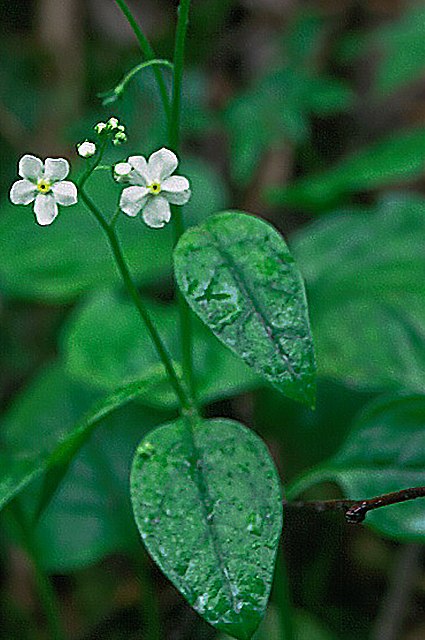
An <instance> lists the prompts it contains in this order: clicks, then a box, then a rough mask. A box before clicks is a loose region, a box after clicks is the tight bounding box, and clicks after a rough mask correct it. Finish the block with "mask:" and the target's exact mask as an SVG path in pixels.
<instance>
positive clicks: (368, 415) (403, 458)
mask: <svg viewBox="0 0 425 640" xmlns="http://www.w3.org/2000/svg"><path fill="white" fill-rule="evenodd" d="M322 481H334V482H336V483H337V484H339V485H340V486H341V488H342V489H343V492H344V494H345V495H346V496H347V497H348V498H350V499H353V500H361V499H364V498H371V497H374V496H377V495H381V494H385V493H390V492H392V491H400V490H401V489H407V488H409V487H416V486H423V485H425V396H419V395H411V396H404V397H402V396H395V397H390V398H383V399H380V400H378V401H376V402H374V403H373V404H372V405H370V406H369V407H368V408H367V409H366V411H365V412H364V413H363V415H361V416H360V418H359V419H358V420H357V421H356V422H355V424H354V426H353V430H352V432H351V434H350V435H349V437H348V439H347V440H346V442H345V444H344V445H343V446H342V448H341V450H340V451H339V452H338V453H337V454H336V455H335V456H334V457H332V458H331V459H330V460H328V461H327V462H326V463H325V464H323V465H321V467H320V468H319V469H316V470H313V471H312V473H311V474H310V475H307V476H306V477H305V478H304V479H303V480H302V485H301V484H299V485H298V486H299V487H300V488H301V486H302V488H303V489H305V488H307V487H308V485H310V484H315V483H317V482H322ZM295 489H296V486H295ZM291 493H292V495H293V494H294V489H292V491H291ZM365 523H366V524H367V525H368V526H371V527H372V528H373V529H375V530H376V531H378V532H379V533H381V534H384V535H387V536H390V537H392V538H396V539H399V540H417V541H419V542H423V541H424V540H425V500H424V499H421V498H419V499H417V500H412V501H409V502H404V503H401V504H396V505H391V506H388V507H382V508H380V509H377V510H375V511H370V512H369V513H368V514H367V516H366V520H365Z"/></svg>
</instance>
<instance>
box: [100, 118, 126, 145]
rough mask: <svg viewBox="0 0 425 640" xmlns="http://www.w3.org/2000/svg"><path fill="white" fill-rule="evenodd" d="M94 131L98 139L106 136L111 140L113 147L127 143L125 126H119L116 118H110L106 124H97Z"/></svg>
mask: <svg viewBox="0 0 425 640" xmlns="http://www.w3.org/2000/svg"><path fill="white" fill-rule="evenodd" d="M94 130H95V131H96V133H97V135H98V136H99V137H104V136H108V137H109V138H111V141H112V144H113V145H115V146H118V145H120V144H123V143H124V142H127V134H126V132H125V126H124V125H123V124H120V122H119V120H118V118H115V117H112V118H109V120H108V121H107V122H98V123H97V125H95V127H94Z"/></svg>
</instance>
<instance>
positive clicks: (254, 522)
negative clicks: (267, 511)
mask: <svg viewBox="0 0 425 640" xmlns="http://www.w3.org/2000/svg"><path fill="white" fill-rule="evenodd" d="M262 526H263V519H262V517H261V516H260V514H259V513H251V514H250V515H249V516H248V526H247V528H246V529H247V531H249V533H252V534H253V535H255V536H261V531H262Z"/></svg>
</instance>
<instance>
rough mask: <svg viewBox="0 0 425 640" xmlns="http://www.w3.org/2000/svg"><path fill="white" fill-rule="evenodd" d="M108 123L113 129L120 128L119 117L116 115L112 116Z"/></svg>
mask: <svg viewBox="0 0 425 640" xmlns="http://www.w3.org/2000/svg"><path fill="white" fill-rule="evenodd" d="M107 124H108V125H109V127H110V128H111V129H118V125H119V120H118V118H114V117H112V118H109V120H108V123H107Z"/></svg>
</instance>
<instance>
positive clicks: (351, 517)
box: [283, 487, 425, 524]
mask: <svg viewBox="0 0 425 640" xmlns="http://www.w3.org/2000/svg"><path fill="white" fill-rule="evenodd" d="M424 497H425V487H411V488H409V489H402V490H401V491H393V492H392V493H385V494H383V495H381V496H376V497H374V498H369V499H368V500H311V501H302V500H296V501H287V500H284V503H283V505H284V507H288V508H295V509H314V511H318V512H322V511H344V515H345V519H346V520H347V522H349V523H350V524H359V523H361V522H363V521H364V519H365V517H366V514H367V513H368V511H372V510H373V509H379V508H381V507H388V506H389V505H391V504H399V503H400V502H406V501H407V500H415V499H416V498H424Z"/></svg>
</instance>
